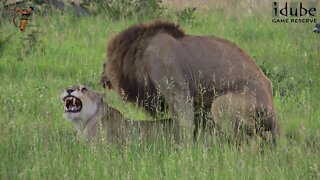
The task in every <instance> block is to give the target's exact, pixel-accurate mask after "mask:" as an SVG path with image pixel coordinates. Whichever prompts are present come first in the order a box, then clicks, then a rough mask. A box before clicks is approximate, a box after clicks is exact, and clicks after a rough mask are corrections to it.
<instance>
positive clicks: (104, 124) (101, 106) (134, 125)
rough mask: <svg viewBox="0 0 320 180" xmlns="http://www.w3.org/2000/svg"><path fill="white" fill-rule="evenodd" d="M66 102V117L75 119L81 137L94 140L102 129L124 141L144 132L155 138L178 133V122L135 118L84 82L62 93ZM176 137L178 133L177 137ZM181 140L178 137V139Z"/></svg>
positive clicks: (104, 132) (105, 135) (117, 139)
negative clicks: (124, 112) (111, 105)
mask: <svg viewBox="0 0 320 180" xmlns="http://www.w3.org/2000/svg"><path fill="white" fill-rule="evenodd" d="M61 99H62V101H63V103H64V113H63V116H64V118H66V119H69V120H71V121H72V122H73V124H74V126H75V127H76V129H77V132H78V136H79V137H84V138H87V139H88V140H92V139H93V138H94V137H95V136H96V135H97V134H98V132H100V133H99V134H100V135H103V136H104V137H105V138H106V139H107V141H110V142H117V141H118V142H119V141H124V140H126V138H128V137H129V136H134V135H136V134H135V133H137V135H142V136H143V137H150V136H151V135H153V137H154V136H155V135H157V134H156V132H158V133H159V134H161V133H163V134H165V135H166V134H168V135H167V137H170V135H175V134H174V133H175V131H176V130H178V129H177V128H174V122H173V121H171V120H162V121H131V120H128V119H125V118H124V117H123V116H122V114H121V113H120V112H119V111H118V110H116V109H114V108H112V107H110V106H109V105H108V104H107V103H106V102H104V100H103V99H104V93H100V92H96V91H93V90H91V89H90V88H89V87H85V86H83V85H75V86H72V87H69V88H67V89H66V90H65V91H63V93H62V94H61ZM173 137H174V136H173ZM175 140H177V139H175Z"/></svg>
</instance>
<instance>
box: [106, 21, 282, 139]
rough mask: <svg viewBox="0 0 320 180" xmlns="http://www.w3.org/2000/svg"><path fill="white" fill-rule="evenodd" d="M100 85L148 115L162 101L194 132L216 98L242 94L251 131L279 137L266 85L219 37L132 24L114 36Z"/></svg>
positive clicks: (253, 67) (255, 69)
mask: <svg viewBox="0 0 320 180" xmlns="http://www.w3.org/2000/svg"><path fill="white" fill-rule="evenodd" d="M106 80H107V81H106ZM109 80H110V82H111V83H110V82H109ZM101 83H102V84H103V85H104V86H108V87H111V84H112V86H113V87H114V88H115V89H117V90H118V91H119V92H121V93H122V94H123V93H124V95H125V96H126V98H127V100H128V101H131V102H138V103H139V105H142V106H143V107H144V108H145V109H146V110H147V111H148V112H149V113H150V114H152V115H156V114H157V112H158V109H157V108H156V107H155V106H156V105H158V104H161V103H159V101H158V100H160V101H164V102H165V104H166V105H167V106H168V107H169V110H170V111H171V113H172V115H173V117H174V118H175V119H178V120H179V122H180V123H181V124H182V126H183V127H193V125H194V124H193V120H194V121H195V122H196V126H197V127H198V125H199V119H201V118H202V117H201V118H199V116H200V115H199V114H200V113H199V112H201V111H202V110H204V111H205V112H206V111H209V110H210V108H211V104H212V102H213V101H214V100H215V99H216V98H219V97H223V96H225V95H226V94H228V93H233V94H235V95H237V94H239V95H240V94H244V95H245V96H244V99H246V98H249V99H250V100H248V102H252V101H254V106H252V107H250V106H249V105H247V107H250V108H253V109H252V111H253V112H255V114H256V116H255V117H254V120H255V123H256V124H257V125H256V126H255V128H257V129H259V130H260V129H261V130H262V129H263V130H265V131H270V132H271V133H272V135H273V139H274V140H275V139H276V136H277V135H278V133H279V126H278V121H277V118H276V115H275V111H274V105H273V101H272V88H271V81H270V80H269V79H268V78H267V77H266V76H265V75H264V73H263V72H262V70H261V69H260V68H259V66H258V65H257V64H256V63H255V62H254V61H253V60H252V59H251V58H250V57H249V55H248V54H247V53H245V52H244V51H243V50H242V49H241V48H239V47H238V46H237V45H235V44H234V43H232V42H230V41H227V40H225V39H222V38H218V37H214V36H196V35H187V34H185V33H184V31H183V30H182V29H181V28H180V27H179V25H177V24H174V23H171V22H164V21H155V22H152V23H150V24H138V25H133V26H131V27H129V28H128V29H126V30H124V31H122V32H120V33H118V34H117V35H115V36H114V37H113V38H112V39H111V41H110V42H109V44H108V48H107V58H106V60H105V63H104V69H103V72H102V74H101ZM159 94H160V98H159V97H158V95H159ZM189 102H191V103H189ZM190 106H191V107H192V108H190ZM258 114H259V115H261V116H258Z"/></svg>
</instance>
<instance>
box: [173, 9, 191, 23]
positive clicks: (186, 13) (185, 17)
mask: <svg viewBox="0 0 320 180" xmlns="http://www.w3.org/2000/svg"><path fill="white" fill-rule="evenodd" d="M195 11H196V8H191V7H189V8H185V9H183V10H181V11H178V12H177V18H178V21H179V22H181V23H184V24H192V23H193V22H194V20H195V14H194V13H195Z"/></svg>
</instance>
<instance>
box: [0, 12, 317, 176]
mask: <svg viewBox="0 0 320 180" xmlns="http://www.w3.org/2000/svg"><path fill="white" fill-rule="evenodd" d="M270 16H271V15H270ZM270 16H269V14H268V13H256V14H255V13H253V14H252V15H241V14H237V16H235V15H228V14H223V12H222V11H217V12H216V13H214V12H211V13H209V12H206V13H203V14H201V15H199V14H197V15H196V17H195V20H194V23H193V24H192V25H191V24H183V27H184V29H185V30H186V32H187V33H189V34H197V35H216V36H220V37H223V38H226V39H229V40H231V41H233V42H235V43H237V44H238V45H239V46H240V47H242V48H243V49H245V50H246V51H247V52H248V53H249V54H250V55H251V56H252V57H253V58H254V59H255V60H256V61H257V62H258V63H259V64H261V65H263V66H264V67H265V68H266V69H267V70H268V71H269V73H270V78H271V79H272V80H273V85H274V87H275V88H274V94H275V95H274V102H275V106H276V110H277V112H278V116H279V120H280V124H281V131H282V134H281V137H280V140H279V143H278V146H277V147H276V148H275V149H272V150H271V149H270V148H263V149H261V150H257V149H255V148H253V147H250V146H244V147H240V148H239V147H236V146H232V145H229V144H228V143H227V142H225V143H224V142H220V143H216V144H211V145H206V144H205V143H202V142H199V143H198V145H193V144H192V143H190V144H184V145H181V146H180V147H179V146H178V147H177V146H174V145H170V144H166V143H165V142H155V143H151V144H150V143H132V144H130V145H128V146H126V147H119V146H116V145H110V144H105V143H102V142H97V143H95V144H93V145H91V146H88V145H87V144H85V143H82V142H79V141H78V140H77V138H76V133H75V129H74V127H73V126H72V124H71V123H70V122H68V121H66V120H65V119H63V117H62V111H63V107H62V103H61V102H60V100H59V96H60V93H61V92H62V90H63V89H64V88H65V87H67V86H70V85H73V84H79V83H81V84H86V85H89V86H91V87H93V88H95V89H99V90H102V88H101V87H100V85H99V84H98V82H99V76H100V72H101V71H102V63H103V61H104V57H105V49H106V43H107V41H108V40H109V39H110V38H111V36H112V35H114V34H115V33H117V32H119V31H121V30H122V29H124V28H126V27H128V26H129V25H131V24H133V23H135V22H136V21H135V20H122V21H120V22H117V21H114V22H112V21H110V20H108V19H106V18H104V17H101V16H96V17H84V18H75V17H71V16H69V15H55V16H47V17H46V16H45V17H40V16H36V19H34V21H33V22H32V24H36V25H38V26H34V27H31V26H30V27H28V29H27V32H25V33H20V32H19V31H18V29H16V28H15V27H14V25H13V24H11V22H1V29H0V30H1V34H0V35H1V39H2V40H3V39H5V38H6V37H8V36H9V35H10V34H13V36H12V37H11V38H10V39H9V41H8V42H6V43H2V44H3V45H4V46H3V47H2V48H3V49H2V50H1V51H0V53H1V54H0V55H1V56H0V179H79V178H81V179H320V157H319V154H320V141H319V139H320V121H319V117H320V110H319V108H318V107H319V105H320V104H319V100H320V98H319V94H318V93H319V90H320V89H319V87H320V84H319V82H320V81H319V80H320V79H319V75H318V73H319V70H320V65H319V57H320V54H319V52H320V41H319V38H320V37H319V35H318V34H314V33H312V32H311V30H312V28H313V25H312V24H273V23H272V22H271V17H270ZM172 18H173V19H174V17H172ZM31 32H33V34H36V35H37V37H36V44H35V46H34V48H33V49H32V48H31V47H32V43H34V41H30V42H28V41H27V40H25V38H27V34H32V33H31ZM36 32H37V33H36ZM29 39H30V38H29ZM285 69H286V70H285ZM283 89H287V90H288V91H286V94H285V95H281V93H280V92H281V91H282V90H283ZM108 99H109V101H110V102H111V104H113V106H115V107H117V108H119V109H120V110H121V111H122V112H124V113H125V115H126V116H127V117H131V118H135V119H145V118H148V117H147V116H146V115H145V114H143V113H142V111H141V110H139V109H138V108H137V107H135V105H125V106H124V103H123V102H122V101H121V100H120V98H119V97H117V96H116V94H115V93H114V92H112V93H110V94H109V96H108Z"/></svg>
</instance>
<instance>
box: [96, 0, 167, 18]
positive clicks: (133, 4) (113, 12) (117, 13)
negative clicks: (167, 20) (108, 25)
mask: <svg viewBox="0 0 320 180" xmlns="http://www.w3.org/2000/svg"><path fill="white" fill-rule="evenodd" d="M94 3H95V5H96V6H97V12H96V14H106V15H107V17H108V18H110V19H113V20H120V19H125V18H142V17H149V18H160V17H164V16H166V12H165V11H166V8H165V7H163V6H162V4H161V0H148V1H146V0H134V1H129V0H103V1H94Z"/></svg>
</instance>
